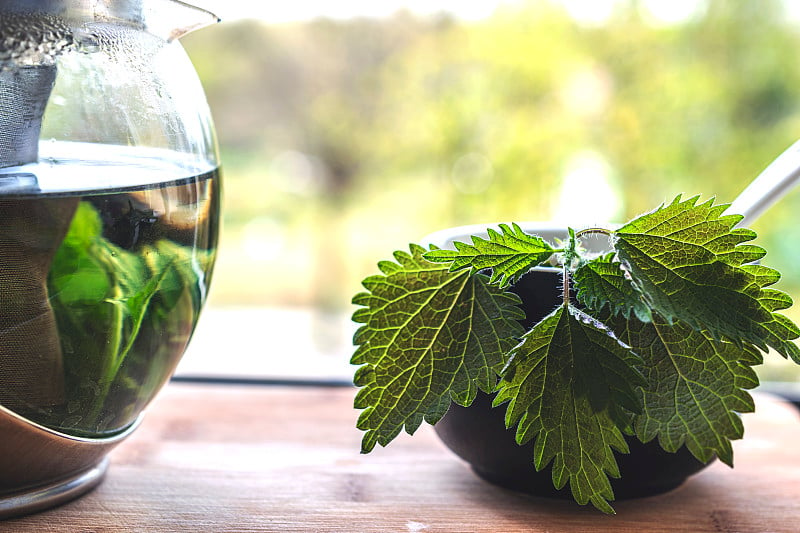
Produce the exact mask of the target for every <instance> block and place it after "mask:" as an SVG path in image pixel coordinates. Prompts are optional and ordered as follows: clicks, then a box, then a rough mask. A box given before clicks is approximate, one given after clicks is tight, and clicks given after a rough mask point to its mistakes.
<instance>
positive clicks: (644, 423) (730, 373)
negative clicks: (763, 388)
mask: <svg viewBox="0 0 800 533" xmlns="http://www.w3.org/2000/svg"><path fill="white" fill-rule="evenodd" d="M610 324H611V326H612V327H613V329H614V331H615V332H616V333H617V334H618V335H619V337H620V339H622V340H623V341H624V342H626V343H627V344H629V345H631V346H632V347H633V349H634V350H636V352H637V353H638V354H639V355H640V356H641V357H642V358H643V359H644V361H645V366H644V369H645V376H646V378H647V382H648V384H647V386H646V387H644V389H643V402H644V412H643V413H642V414H641V415H640V416H637V417H636V419H635V422H634V429H635V431H636V435H637V436H638V437H639V439H640V440H642V441H643V442H647V441H649V440H651V439H653V438H655V437H658V440H659V443H660V444H661V447H662V448H664V449H665V450H667V451H669V452H675V451H677V450H678V448H680V447H681V446H682V445H683V444H684V443H685V444H686V447H687V448H688V449H689V451H690V452H692V454H693V455H694V456H695V457H697V459H699V460H700V461H703V462H708V461H709V460H711V459H712V458H713V457H714V456H715V455H716V456H717V457H719V458H720V460H722V461H723V462H724V463H726V464H728V465H731V466H733V449H732V447H731V440H732V439H740V438H742V434H743V426H742V422H741V419H740V417H739V413H746V412H752V411H753V410H754V408H755V407H754V404H753V399H752V398H751V397H750V395H749V394H748V393H747V391H746V389H752V388H754V387H756V386H757V385H758V377H757V376H756V373H755V372H754V371H753V369H752V368H751V366H753V365H757V364H760V363H761V354H760V353H759V352H758V350H757V349H755V348H754V347H752V346H750V345H747V344H745V345H743V346H737V345H735V344H733V343H730V342H720V341H715V340H713V339H711V338H710V337H708V336H707V335H704V334H703V333H701V332H699V331H697V330H695V329H693V328H692V327H690V326H689V325H687V324H685V323H682V322H675V323H674V324H673V325H669V324H667V323H666V322H665V321H663V320H661V319H658V318H657V317H656V318H655V319H654V321H653V322H652V323H651V324H645V323H642V322H640V321H638V320H628V321H625V320H622V319H621V318H616V319H612V320H611V321H610Z"/></svg>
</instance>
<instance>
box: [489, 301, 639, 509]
mask: <svg viewBox="0 0 800 533" xmlns="http://www.w3.org/2000/svg"><path fill="white" fill-rule="evenodd" d="M640 363H641V359H640V358H639V357H638V356H636V355H635V354H634V353H633V352H631V351H630V349H628V348H627V347H626V346H624V345H622V344H621V343H620V342H619V341H618V340H617V339H616V338H615V337H614V336H613V335H612V334H611V332H610V331H609V330H607V329H606V328H605V327H604V326H603V325H602V324H600V323H598V322H597V321H595V320H594V319H592V318H591V317H589V316H588V315H586V314H585V313H583V312H581V311H579V310H577V309H575V308H573V307H571V306H570V307H564V306H561V307H559V308H558V309H557V310H556V311H554V312H553V313H552V314H550V315H549V316H547V317H545V318H544V319H543V320H542V321H541V322H539V323H538V324H537V325H536V326H534V327H533V328H532V329H531V330H530V331H529V332H528V333H527V334H526V335H525V336H524V337H523V341H522V343H520V344H519V345H518V346H517V347H516V348H515V349H514V350H513V352H512V355H511V360H510V362H509V366H508V368H507V369H506V370H505V371H504V377H503V379H502V380H501V382H500V383H499V384H498V394H497V396H496V398H495V402H494V403H495V405H496V406H497V405H500V404H501V403H503V402H506V401H508V402H509V405H508V407H507V410H506V426H507V427H513V426H514V425H515V424H516V425H517V432H516V438H517V442H518V443H520V444H524V443H525V442H528V441H530V440H531V439H534V457H533V464H534V466H535V467H536V469H537V470H542V469H543V468H545V467H546V466H547V465H548V464H549V463H550V462H551V461H552V478H553V485H554V486H555V487H556V488H558V489H560V488H562V487H564V486H565V485H566V483H567V482H569V485H570V489H571V491H572V494H573V496H574V498H575V500H576V501H577V502H578V503H579V504H581V505H584V504H586V503H587V502H591V503H592V504H593V505H594V506H595V507H597V508H598V509H600V510H601V511H603V512H606V513H613V512H614V510H613V508H612V507H611V506H610V505H609V503H608V502H609V500H613V499H614V493H613V490H612V489H611V484H610V482H609V479H608V476H612V477H619V467H618V466H617V462H616V459H615V458H614V452H613V450H617V451H621V452H625V453H627V452H628V446H627V443H626V442H625V439H624V437H623V436H622V432H621V431H620V429H619V426H623V427H624V426H626V425H627V423H628V420H625V419H624V411H623V410H622V409H621V408H624V409H627V410H628V411H632V412H639V411H640V399H639V396H638V393H637V392H636V387H637V386H639V385H642V384H643V383H644V378H643V377H642V375H641V374H640V373H639V372H638V370H637V369H636V367H637V366H638V365H639V364H640Z"/></svg>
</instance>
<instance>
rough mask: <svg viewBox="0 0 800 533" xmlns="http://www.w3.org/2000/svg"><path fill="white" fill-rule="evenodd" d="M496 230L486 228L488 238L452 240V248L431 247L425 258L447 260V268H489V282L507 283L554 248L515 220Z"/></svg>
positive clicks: (436, 260) (474, 237)
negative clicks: (464, 241) (462, 240)
mask: <svg viewBox="0 0 800 533" xmlns="http://www.w3.org/2000/svg"><path fill="white" fill-rule="evenodd" d="M500 231H501V232H500V233H498V232H497V231H495V230H493V229H489V230H488V237H489V238H488V239H484V238H482V237H477V236H473V237H472V244H467V243H463V242H455V243H454V246H455V247H456V249H455V250H438V249H437V250H432V251H430V252H428V253H426V254H425V259H427V260H428V261H433V262H436V263H450V264H451V267H450V270H452V271H457V270H461V269H463V268H469V269H470V270H471V271H473V272H475V271H479V270H483V269H486V268H490V269H492V274H491V279H490V283H497V284H498V285H499V286H500V287H507V286H508V285H510V284H512V283H515V282H516V281H517V280H519V278H520V277H522V275H523V274H525V273H526V272H528V271H529V270H530V269H531V268H533V267H535V266H537V265H539V264H541V263H543V262H545V261H547V260H548V259H549V258H550V256H551V255H553V252H554V251H555V250H554V249H553V248H552V247H551V246H550V244H548V243H547V242H546V241H545V240H543V239H542V238H541V237H538V236H535V235H529V234H527V233H525V232H524V231H523V230H522V229H521V228H520V227H519V226H518V225H517V224H513V226H512V227H508V225H506V224H501V225H500Z"/></svg>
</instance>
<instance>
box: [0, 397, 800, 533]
mask: <svg viewBox="0 0 800 533" xmlns="http://www.w3.org/2000/svg"><path fill="white" fill-rule="evenodd" d="M353 395H354V390H353V389H350V388H346V387H343V388H316V387H275V386H239V385H197V384H178V383H172V384H170V385H168V386H167V387H166V389H165V390H164V391H163V392H162V394H161V396H160V397H159V398H158V399H157V400H156V402H155V403H154V404H153V405H152V406H151V408H150V410H149V412H148V414H147V416H146V418H145V420H144V423H143V424H142V426H141V427H140V428H139V429H138V430H137V432H136V433H134V435H133V436H132V437H131V438H130V439H129V440H128V441H126V442H124V443H123V444H121V445H120V446H119V447H118V448H117V449H116V450H115V451H114V452H113V453H112V456H111V459H112V464H111V469H110V470H109V472H108V475H107V477H106V479H105V481H104V482H103V484H102V485H101V486H100V487H99V488H97V489H96V490H94V491H93V492H91V493H89V494H88V495H86V496H84V497H82V498H80V499H78V500H75V501H73V502H71V503H68V504H66V505H64V506H62V507H59V508H56V509H52V510H49V511H46V512H43V513H39V514H35V515H31V516H26V517H21V518H16V519H12V520H8V521H5V522H0V531H3V532H5V531H9V532H15V533H17V532H28V531H30V532H37V533H41V532H56V531H58V532H70V533H76V532H78V533H80V532H87V533H88V532H93V533H99V532H115V533H116V532H126V531H137V532H150V531H153V532H167V533H169V532H184V531H186V532H205V531H209V532H228V531H239V532H245V531H299V532H316V531H320V532H327V531H336V532H424V533H431V532H440V531H444V532H457V533H470V532H492V533H498V532H508V533H512V532H561V531H568V532H571V533H577V532H582V531H591V532H602V531H613V532H622V533H624V532H636V533H641V532H676V533H677V532H681V533H684V532H698V533H702V532H716V533H733V532H737V533H739V532H751V531H752V532H759V533H765V532H787V533H796V532H798V531H800V416H798V413H797V411H795V410H794V408H792V407H791V406H790V405H788V404H785V403H783V402H782V401H779V400H777V399H775V398H773V397H770V396H764V395H757V405H758V407H757V414H754V415H745V427H746V438H745V440H743V441H738V442H737V443H736V445H735V461H736V468H735V469H733V470H731V469H730V468H728V467H726V466H724V465H722V464H714V465H712V466H710V467H709V468H707V469H706V470H704V471H703V472H702V473H700V474H698V475H696V476H695V477H693V478H692V479H690V480H689V481H688V482H687V483H685V484H684V485H683V486H681V487H679V488H678V489H676V490H674V491H672V492H670V493H668V494H664V495H661V496H655V497H650V498H644V499H639V500H628V501H620V502H616V503H615V508H616V510H617V515H616V516H604V515H602V514H601V513H599V512H598V511H595V510H594V509H592V508H590V507H580V506H577V505H576V504H574V503H572V502H568V501H553V500H548V499H540V498H534V497H529V496H525V495H521V494H517V493H514V492H511V491H507V490H504V489H500V488H497V487H494V486H492V485H490V484H488V483H486V482H484V481H482V480H480V479H478V478H477V477H476V476H474V475H473V474H472V472H471V471H470V470H469V468H468V467H467V466H466V465H465V464H464V463H463V462H461V461H460V460H459V459H457V458H456V457H455V456H453V455H452V454H451V453H450V452H449V451H448V450H446V449H445V448H444V447H443V445H441V444H440V443H439V441H438V440H437V438H436V436H435V434H434V432H433V431H432V430H431V428H430V427H423V428H421V429H420V430H419V432H418V433H417V435H415V436H414V437H413V438H412V437H408V436H406V435H403V436H401V437H399V438H398V440H396V441H395V442H394V443H392V444H391V445H390V446H389V447H388V448H385V449H384V448H380V449H376V450H375V451H374V452H373V453H371V454H369V455H360V454H359V443H360V439H361V434H360V432H359V431H357V430H356V429H354V423H355V419H356V417H357V412H356V411H355V410H353V408H352V399H353Z"/></svg>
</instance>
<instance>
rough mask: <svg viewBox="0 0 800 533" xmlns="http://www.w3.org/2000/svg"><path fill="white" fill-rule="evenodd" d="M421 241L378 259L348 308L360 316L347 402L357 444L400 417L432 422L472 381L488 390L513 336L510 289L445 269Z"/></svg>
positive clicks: (374, 439) (382, 440)
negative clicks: (354, 414)
mask: <svg viewBox="0 0 800 533" xmlns="http://www.w3.org/2000/svg"><path fill="white" fill-rule="evenodd" d="M425 251H426V250H425V249H424V248H422V247H420V246H417V245H412V246H411V254H408V253H406V252H395V259H396V262H391V261H384V262H381V263H380V264H379V267H380V269H381V271H382V272H383V275H377V276H372V277H369V278H367V279H366V280H364V283H363V284H364V286H365V287H366V288H367V290H368V291H369V292H365V293H361V294H358V295H356V297H355V298H354V299H353V303H355V304H356V305H360V306H363V307H362V308H361V309H359V310H357V311H356V312H355V313H354V315H353V320H354V321H355V322H359V323H363V324H364V326H362V327H361V328H359V330H358V331H357V332H356V334H355V337H354V344H356V345H357V346H358V348H357V349H356V352H355V354H354V355H353V358H352V360H351V363H352V364H355V365H363V366H361V367H360V368H359V369H358V370H357V372H356V376H355V384H356V385H357V386H359V387H362V388H361V390H360V391H359V392H358V394H357V395H356V399H355V407H356V408H357V409H364V411H363V412H362V413H361V416H360V417H359V420H358V428H359V429H362V430H364V431H366V433H365V435H364V438H363V441H362V452H364V453H366V452H369V451H370V450H372V449H373V448H374V447H375V444H380V445H381V446H385V445H386V444H388V443H389V442H390V441H391V440H392V439H394V437H396V436H397V435H398V433H399V432H400V431H401V429H403V427H405V430H406V431H407V432H408V433H409V434H411V433H414V431H416V429H417V428H418V427H419V426H420V424H421V423H422V421H423V420H424V421H426V422H428V423H430V424H434V423H436V422H437V421H438V420H439V419H440V418H441V417H442V416H443V415H444V413H445V412H446V411H447V408H448V407H449V405H450V401H451V399H452V400H453V401H455V402H456V403H458V404H460V405H464V406H467V405H469V404H471V403H472V401H473V400H474V399H475V395H476V394H477V390H478V389H479V388H480V389H481V390H483V391H486V392H490V391H491V390H493V388H494V385H495V383H496V380H497V373H498V372H499V371H500V370H501V369H502V367H503V366H504V365H505V363H506V354H507V353H508V352H509V350H510V349H511V348H512V347H513V346H514V345H515V344H516V343H517V342H518V340H519V337H520V335H522V333H523V331H522V327H521V326H520V325H519V323H518V322H517V321H518V320H520V319H522V318H524V313H523V312H522V311H521V309H520V308H519V307H518V306H517V304H519V298H518V297H517V296H516V295H514V294H512V293H509V292H504V291H502V290H500V289H498V288H497V287H494V286H491V285H489V284H488V283H487V278H486V276H483V275H470V273H469V271H467V270H463V271H459V272H450V271H449V269H448V266H447V265H438V264H433V263H430V262H428V261H426V260H425V259H423V258H422V255H423V253H425Z"/></svg>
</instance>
